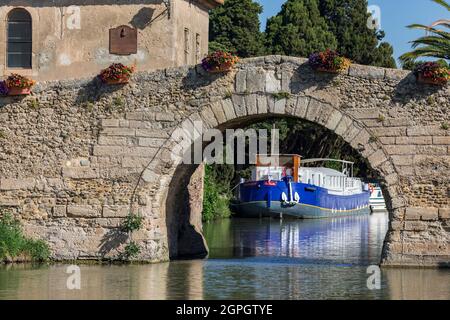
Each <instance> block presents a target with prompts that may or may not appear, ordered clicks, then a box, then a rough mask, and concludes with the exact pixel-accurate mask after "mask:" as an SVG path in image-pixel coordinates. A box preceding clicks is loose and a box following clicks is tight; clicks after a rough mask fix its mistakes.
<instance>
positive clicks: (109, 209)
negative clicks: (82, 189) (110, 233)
mask: <svg viewBox="0 0 450 320" xmlns="http://www.w3.org/2000/svg"><path fill="white" fill-rule="evenodd" d="M129 212H130V207H129V206H103V214H102V216H103V218H124V217H126V216H127V215H128V213H129Z"/></svg>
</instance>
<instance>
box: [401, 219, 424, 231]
mask: <svg viewBox="0 0 450 320" xmlns="http://www.w3.org/2000/svg"><path fill="white" fill-rule="evenodd" d="M405 230H406V231H425V230H427V223H426V222H423V221H405Z"/></svg>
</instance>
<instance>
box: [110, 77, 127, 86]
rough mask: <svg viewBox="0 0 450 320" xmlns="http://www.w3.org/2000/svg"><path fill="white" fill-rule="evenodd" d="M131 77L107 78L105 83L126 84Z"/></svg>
mask: <svg viewBox="0 0 450 320" xmlns="http://www.w3.org/2000/svg"><path fill="white" fill-rule="evenodd" d="M129 82H130V79H129V78H122V79H106V80H105V81H104V83H106V84H110V85H114V84H126V83H129Z"/></svg>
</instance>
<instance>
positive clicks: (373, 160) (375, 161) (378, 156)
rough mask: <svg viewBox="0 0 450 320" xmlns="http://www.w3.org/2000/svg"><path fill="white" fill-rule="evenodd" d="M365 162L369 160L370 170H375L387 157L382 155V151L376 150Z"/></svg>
mask: <svg viewBox="0 0 450 320" xmlns="http://www.w3.org/2000/svg"><path fill="white" fill-rule="evenodd" d="M367 160H369V163H370V164H371V166H372V168H376V167H378V166H379V165H381V164H382V163H383V162H385V161H386V160H387V157H386V155H385V154H384V152H383V150H378V151H376V152H375V153H373V154H372V155H371V156H370V157H369V158H368V159H367Z"/></svg>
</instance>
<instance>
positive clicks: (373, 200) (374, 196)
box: [369, 183, 387, 212]
mask: <svg viewBox="0 0 450 320" xmlns="http://www.w3.org/2000/svg"><path fill="white" fill-rule="evenodd" d="M369 191H370V198H369V205H370V210H371V212H385V211H386V210H387V209H386V201H385V199H384V197H383V192H382V191H381V187H380V185H379V184H378V183H370V184H369Z"/></svg>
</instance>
